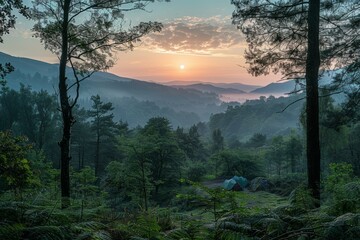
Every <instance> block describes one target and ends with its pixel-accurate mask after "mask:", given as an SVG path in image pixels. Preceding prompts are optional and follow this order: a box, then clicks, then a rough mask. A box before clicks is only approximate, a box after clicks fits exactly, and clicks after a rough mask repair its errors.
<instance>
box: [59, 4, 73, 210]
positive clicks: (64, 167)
mask: <svg viewBox="0 0 360 240" xmlns="http://www.w3.org/2000/svg"><path fill="white" fill-rule="evenodd" d="M69 7H70V0H65V1H64V15H63V22H62V32H61V37H62V46H61V57H60V66H59V95H60V104H61V113H62V120H63V135H62V139H61V142H60V143H59V145H60V150H61V208H63V209H64V208H67V207H69V206H70V176H69V175H70V171H69V164H70V159H71V156H70V137H71V126H72V124H73V122H74V119H73V116H72V109H71V106H70V103H69V96H68V90H67V87H68V86H67V83H66V80H67V78H66V63H67V59H68V54H67V50H68V19H69Z"/></svg>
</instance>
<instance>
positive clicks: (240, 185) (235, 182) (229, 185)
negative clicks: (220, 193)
mask: <svg viewBox="0 0 360 240" xmlns="http://www.w3.org/2000/svg"><path fill="white" fill-rule="evenodd" d="M248 184H249V183H248V180H247V179H246V178H244V177H238V176H234V177H232V178H231V179H226V180H225V181H224V183H223V187H224V189H226V190H242V189H244V188H245V187H247V185H248Z"/></svg>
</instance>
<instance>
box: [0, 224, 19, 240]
mask: <svg viewBox="0 0 360 240" xmlns="http://www.w3.org/2000/svg"><path fill="white" fill-rule="evenodd" d="M23 230H24V226H23V225H21V224H6V223H1V224H0V239H3V240H5V239H7V240H19V239H21V235H22V232H23Z"/></svg>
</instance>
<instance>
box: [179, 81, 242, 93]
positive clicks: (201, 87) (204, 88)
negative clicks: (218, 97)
mask: <svg viewBox="0 0 360 240" xmlns="http://www.w3.org/2000/svg"><path fill="white" fill-rule="evenodd" d="M172 87H176V88H182V89H195V90H198V91H201V92H204V93H216V94H242V93H246V92H245V91H242V90H239V89H235V88H222V87H216V86H214V85H212V84H205V83H197V84H191V85H173V86H172Z"/></svg>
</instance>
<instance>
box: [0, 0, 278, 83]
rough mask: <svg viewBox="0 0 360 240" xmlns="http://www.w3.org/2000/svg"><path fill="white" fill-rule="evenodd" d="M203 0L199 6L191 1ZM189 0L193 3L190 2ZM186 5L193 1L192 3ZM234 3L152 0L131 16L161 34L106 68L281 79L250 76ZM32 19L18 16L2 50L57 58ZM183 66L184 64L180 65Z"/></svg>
mask: <svg viewBox="0 0 360 240" xmlns="http://www.w3.org/2000/svg"><path fill="white" fill-rule="evenodd" d="M205 2H206V4H207V6H208V8H206V9H203V10H202V11H200V10H197V11H196V7H195V6H193V5H194V4H195V5H198V6H199V7H200V6H203V5H202V4H205ZM191 4H193V5H191ZM189 6H193V7H192V8H190V7H189ZM232 11H233V7H232V6H231V4H230V3H228V2H226V3H223V1H218V0H198V2H196V3H194V2H193V1H190V0H172V1H171V2H170V3H156V4H154V5H153V8H151V9H150V11H149V12H150V13H148V14H146V15H144V14H143V13H142V14H138V15H136V14H135V15H131V16H130V18H131V19H132V20H133V21H135V22H136V21H154V20H155V21H160V22H162V23H163V24H164V28H163V30H162V31H161V32H160V33H157V34H152V35H149V36H146V37H145V38H144V39H143V41H142V43H141V44H140V45H139V46H137V47H136V48H135V49H134V51H128V52H118V53H116V58H117V62H116V65H115V66H114V67H112V68H111V69H110V70H109V72H111V73H114V74H116V75H119V76H122V77H129V78H134V79H139V80H145V81H151V82H159V83H164V82H170V81H203V82H223V83H230V82H239V83H244V84H252V85H267V84H269V83H271V82H276V81H278V80H280V77H278V76H274V75H269V76H261V77H253V76H251V75H250V74H248V73H247V70H246V67H247V65H246V63H245V59H244V51H245V49H246V47H247V46H246V42H245V40H244V37H243V36H242V34H241V33H240V32H239V31H238V30H237V29H236V26H234V25H232V24H231V13H232ZM32 24H33V23H32V22H31V21H28V20H26V19H21V18H19V21H18V23H17V25H16V29H15V30H12V31H11V34H9V35H7V36H6V37H5V38H4V40H5V41H4V44H2V45H1V46H0V47H1V49H0V51H3V52H5V53H8V54H11V55H14V56H19V57H28V58H33V59H37V60H41V61H46V62H50V63H57V62H58V59H57V57H56V56H54V55H53V54H52V53H50V52H49V51H47V50H44V47H43V45H42V44H41V43H40V41H39V40H38V39H36V38H33V37H32V34H33V33H32V32H31V27H32ZM180 65H184V66H185V68H184V69H180Z"/></svg>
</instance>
